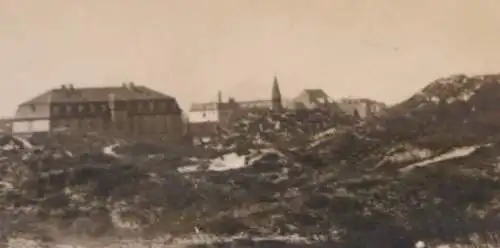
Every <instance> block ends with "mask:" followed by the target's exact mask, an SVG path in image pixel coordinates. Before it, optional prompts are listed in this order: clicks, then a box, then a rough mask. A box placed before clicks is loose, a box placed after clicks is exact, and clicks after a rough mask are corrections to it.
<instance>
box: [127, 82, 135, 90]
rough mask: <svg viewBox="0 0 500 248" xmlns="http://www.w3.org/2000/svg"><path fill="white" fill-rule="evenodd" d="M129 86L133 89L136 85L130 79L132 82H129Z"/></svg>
mask: <svg viewBox="0 0 500 248" xmlns="http://www.w3.org/2000/svg"><path fill="white" fill-rule="evenodd" d="M128 87H130V89H133V88H134V87H135V84H134V82H132V81H130V82H129V83H128Z"/></svg>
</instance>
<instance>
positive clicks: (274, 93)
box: [188, 76, 284, 138]
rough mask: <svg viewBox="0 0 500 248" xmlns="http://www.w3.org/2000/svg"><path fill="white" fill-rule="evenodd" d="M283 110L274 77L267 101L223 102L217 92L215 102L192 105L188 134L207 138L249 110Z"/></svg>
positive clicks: (276, 79) (230, 99) (230, 100)
mask: <svg viewBox="0 0 500 248" xmlns="http://www.w3.org/2000/svg"><path fill="white" fill-rule="evenodd" d="M283 109H284V106H283V99H282V96H281V91H280V88H279V82H278V78H277V77H276V76H275V77H274V80H273V86H272V90H271V99H269V100H252V101H236V100H235V99H234V98H229V99H228V100H227V101H223V99H222V93H221V92H220V91H219V92H218V97H217V101H216V102H207V103H193V104H192V105H191V107H190V108H189V111H188V119H189V133H190V134H191V135H192V136H193V137H198V138H204V137H208V136H210V135H212V134H213V133H214V132H216V131H217V129H218V128H225V127H226V126H228V125H230V124H231V121H232V120H234V119H235V118H236V117H237V116H239V115H241V114H242V113H244V112H247V111H249V110H254V111H259V110H260V111H282V110H283Z"/></svg>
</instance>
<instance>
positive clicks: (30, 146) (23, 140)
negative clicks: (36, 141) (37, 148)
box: [13, 136, 33, 149]
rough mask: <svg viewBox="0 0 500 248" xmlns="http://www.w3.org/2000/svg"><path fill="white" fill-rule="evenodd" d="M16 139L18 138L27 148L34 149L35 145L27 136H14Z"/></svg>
mask: <svg viewBox="0 0 500 248" xmlns="http://www.w3.org/2000/svg"><path fill="white" fill-rule="evenodd" d="M13 137H14V138H15V139H16V140H18V141H19V142H21V143H22V144H23V146H24V148H27V149H32V148H33V145H32V144H31V143H30V142H29V141H28V140H26V139H25V138H22V137H19V136H13Z"/></svg>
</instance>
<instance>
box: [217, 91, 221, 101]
mask: <svg viewBox="0 0 500 248" xmlns="http://www.w3.org/2000/svg"><path fill="white" fill-rule="evenodd" d="M217 102H218V103H222V92H221V91H220V90H219V92H217Z"/></svg>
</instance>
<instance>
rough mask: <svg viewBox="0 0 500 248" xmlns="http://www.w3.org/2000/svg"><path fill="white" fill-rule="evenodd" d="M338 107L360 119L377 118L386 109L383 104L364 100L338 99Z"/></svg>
mask: <svg viewBox="0 0 500 248" xmlns="http://www.w3.org/2000/svg"><path fill="white" fill-rule="evenodd" d="M338 105H339V107H340V108H341V109H342V110H343V111H344V112H345V113H347V114H349V115H353V116H357V117H359V118H360V119H366V118H370V117H376V116H379V115H380V114H381V113H382V112H383V111H384V110H385V109H386V108H387V106H386V105H385V104H384V103H381V102H377V101H374V100H371V99H365V98H344V99H340V101H339V102H338Z"/></svg>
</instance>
